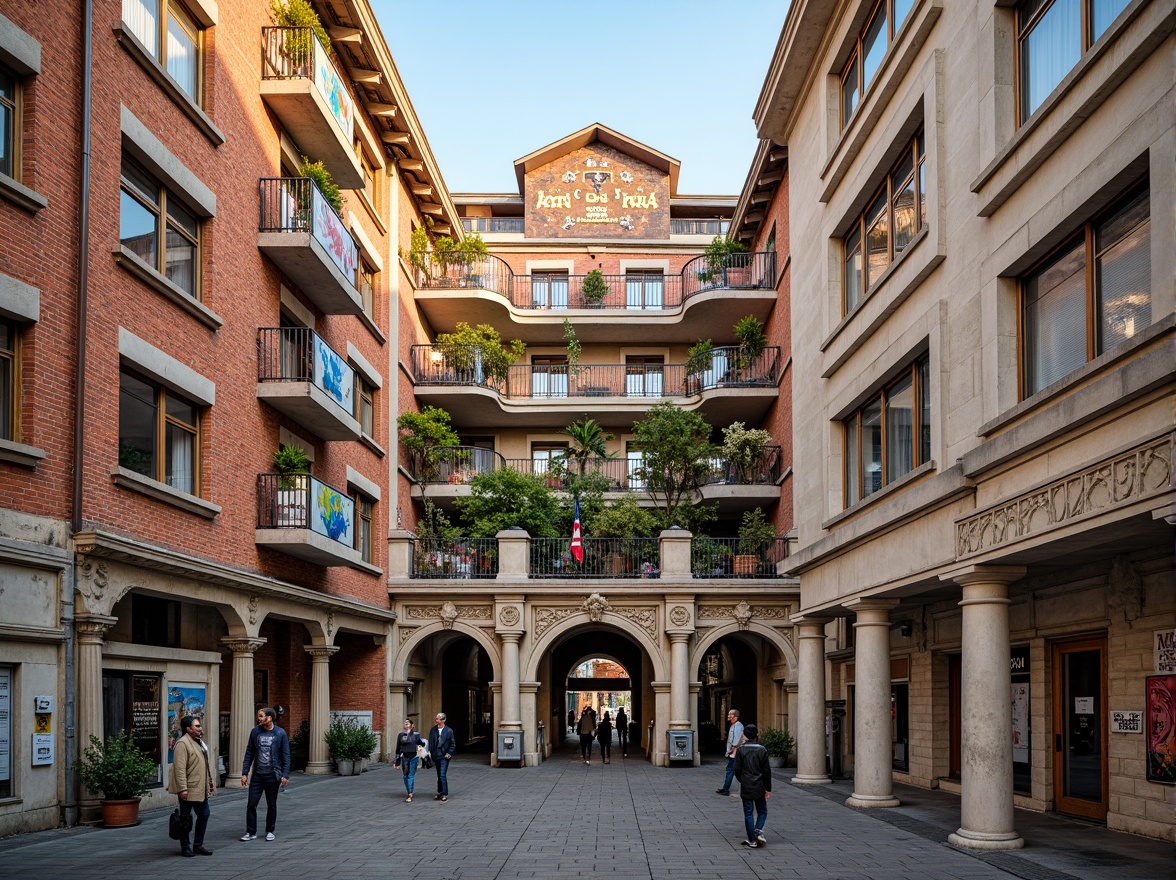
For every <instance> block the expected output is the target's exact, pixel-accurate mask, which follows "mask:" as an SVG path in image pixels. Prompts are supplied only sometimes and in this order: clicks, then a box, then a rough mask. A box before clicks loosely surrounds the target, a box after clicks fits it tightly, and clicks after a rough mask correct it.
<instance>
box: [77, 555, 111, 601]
mask: <svg viewBox="0 0 1176 880" xmlns="http://www.w3.org/2000/svg"><path fill="white" fill-rule="evenodd" d="M83 558H84V559H85V562H83V563H82V564H81V565H80V566H78V573H79V574H80V575H81V577H79V578H78V580H77V590H78V592H79V593H81V594H82V598H84V599H85V600H86V607H87V608H90V609H94V610H97V608H98V606H100V605H101V604H102V601H103V600H104V599H105V598H106V590H107V588H108V587H109V581H108V577H109V575H108V573H107V570H106V563H105V562H102V561H101V560H99V561H98V562H95V561H94V560H93V559H90V558H89V557H83Z"/></svg>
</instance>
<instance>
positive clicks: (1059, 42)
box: [1021, 0, 1082, 122]
mask: <svg viewBox="0 0 1176 880" xmlns="http://www.w3.org/2000/svg"><path fill="white" fill-rule="evenodd" d="M1021 14H1022V16H1025V14H1026V11H1025V10H1022V12H1021ZM1023 20H1024V18H1022V21H1023ZM1080 57H1082V4H1081V0H1055V2H1054V4H1053V5H1052V6H1051V7H1050V8H1049V9H1047V10H1046V12H1045V14H1044V15H1043V16H1041V18H1040V19H1039V20H1038V22H1037V24H1036V25H1034V27H1033V30H1032V31H1030V32H1029V34H1028V36H1026V37H1025V38H1024V39H1023V40H1022V42H1021V121H1022V122H1024V121H1025V120H1026V119H1028V118H1029V117H1030V116H1031V115H1032V114H1033V111H1034V110H1036V109H1037V108H1038V107H1039V106H1041V102H1042V101H1044V100H1045V99H1046V98H1047V97H1049V94H1050V92H1052V91H1053V90H1054V89H1055V88H1056V87H1057V85H1058V83H1060V82H1061V81H1062V79H1063V78H1064V77H1065V75H1066V74H1067V73H1069V72H1070V70H1071V69H1073V67H1074V65H1075V64H1077V63H1078V59H1079V58H1080Z"/></svg>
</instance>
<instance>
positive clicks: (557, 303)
mask: <svg viewBox="0 0 1176 880" xmlns="http://www.w3.org/2000/svg"><path fill="white" fill-rule="evenodd" d="M531 307H532V308H535V309H566V308H567V307H568V273H567V272H566V271H565V272H544V273H542V274H539V275H532V276H531Z"/></svg>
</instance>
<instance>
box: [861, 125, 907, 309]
mask: <svg viewBox="0 0 1176 880" xmlns="http://www.w3.org/2000/svg"><path fill="white" fill-rule="evenodd" d="M907 159H910V160H911V170H910V172H909V173H908V174H907V175H906V176H904V177H903V178H902V179H901V180H896V178H895V173H896V172H897V171H898V169H899V168H901V167H902V164H903V163H904V162H905V161H906V160H907ZM926 162H927V146H926V137H925V130H924V128H923V127H922V126H920V127H919V129H918V130H917V131H916V132H915V133H914V134H913V135H912V136H911V138H910V140H909V141H908V142H907V144H906V146H905V147H904V148H903V150H902V151H901V152H900V153H899V155H898V157H897V158H896V159H895V160H894V162H893V163H891V165H890V168H889V170H887V172H886V176H885V178H884V179H883V181H882V183H881V184H879V185H878V187H877V188H875V189H874V191H873V192H872V193H871V194H870V197H869V198H868V199H866V202H865V206H864V207H863V208H862V210H861V211H860V212H859V213H858V215H857V216H856V217H855V218H854V221H853V223H851V224H850V225H849V226H848V227H847V228H846V229H845V231H844V232H843V233H842V235H841V238H840V243H841V316H842V317H843V318H844V317H846V316H847V315H849V314H850V313H852V312H853V311H854V310H855V309H857V308H858V307H859V306H861V304H862V303H864V302H865V301H866V300H867V299H869V296H870V291H871V289H872V287H873V285H874V284H875V283H876V282H877V280H878V278H882V277H883V276H885V275H886V272H887V271H888V270H889V268H890V267H891V266H892V265H894V262H895V261H896V260H897V259H898V258H899V257H900V256H902V255H903V254H904V253H906V252H907V251H909V249H910V244H911V242H913V241H914V240H915V239H916V238H917V237H918V236H919V233H921V232H922V231H923V230H924V229H925V228H926V227H927V216H926V214H927V212H926V204H927V202H926V193H925V192H924V191H923V186H924V184H925V176H924V174H923V170H924V166H925V164H926ZM908 181H909V182H910V183H911V184H912V185H913V187H914V193H915V199H914V205H913V208H914V213H915V227H914V231H913V233H912V235H911V238H910V242H908V243H907V245H906V247H904V248H903V249H902V250H901V251H899V252H898V253H895V250H894V228H895V224H894V218H895V209H894V199H895V194H896V193H900V192H902V191H904V190H905V189H906V186H907V183H908ZM881 197H884V206H883V213H884V214H885V215H886V229H887V234H886V255H887V259H886V266H885V268H883V269H882V270H881V272H879V273H878V277H877V278H871V275H870V261H869V257H868V255H869V244H868V242H869V230H870V228H871V225H872V224H870V223H869V221H870V220H871V219H875V220H876V219H877V217H876V216H875V215H872V214H871V209H872V208H873V207H874V206H875V205H876V204H877V202H878V201H879V198H881ZM855 234H856V235H857V244H856V245H855V249H860V250H861V290H860V291H859V296H858V299H857V301H856V302H855V303H854V304H853V305H852V306H851V305H850V304H849V300H848V297H847V294H848V289H847V285H846V282H847V280H848V276H849V273H848V272H847V271H846V263H847V261H848V259H849V257H850V254H851V251H850V249H849V247H848V245H849V242H850V239H851V238H853V237H854V235H855Z"/></svg>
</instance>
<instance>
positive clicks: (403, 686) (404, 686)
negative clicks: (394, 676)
mask: <svg viewBox="0 0 1176 880" xmlns="http://www.w3.org/2000/svg"><path fill="white" fill-rule="evenodd" d="M412 687H413V682H411V681H391V680H390V681H389V682H388V692H389V693H392V694H407V693H408V692H409V690H410V689H411V688H412Z"/></svg>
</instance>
